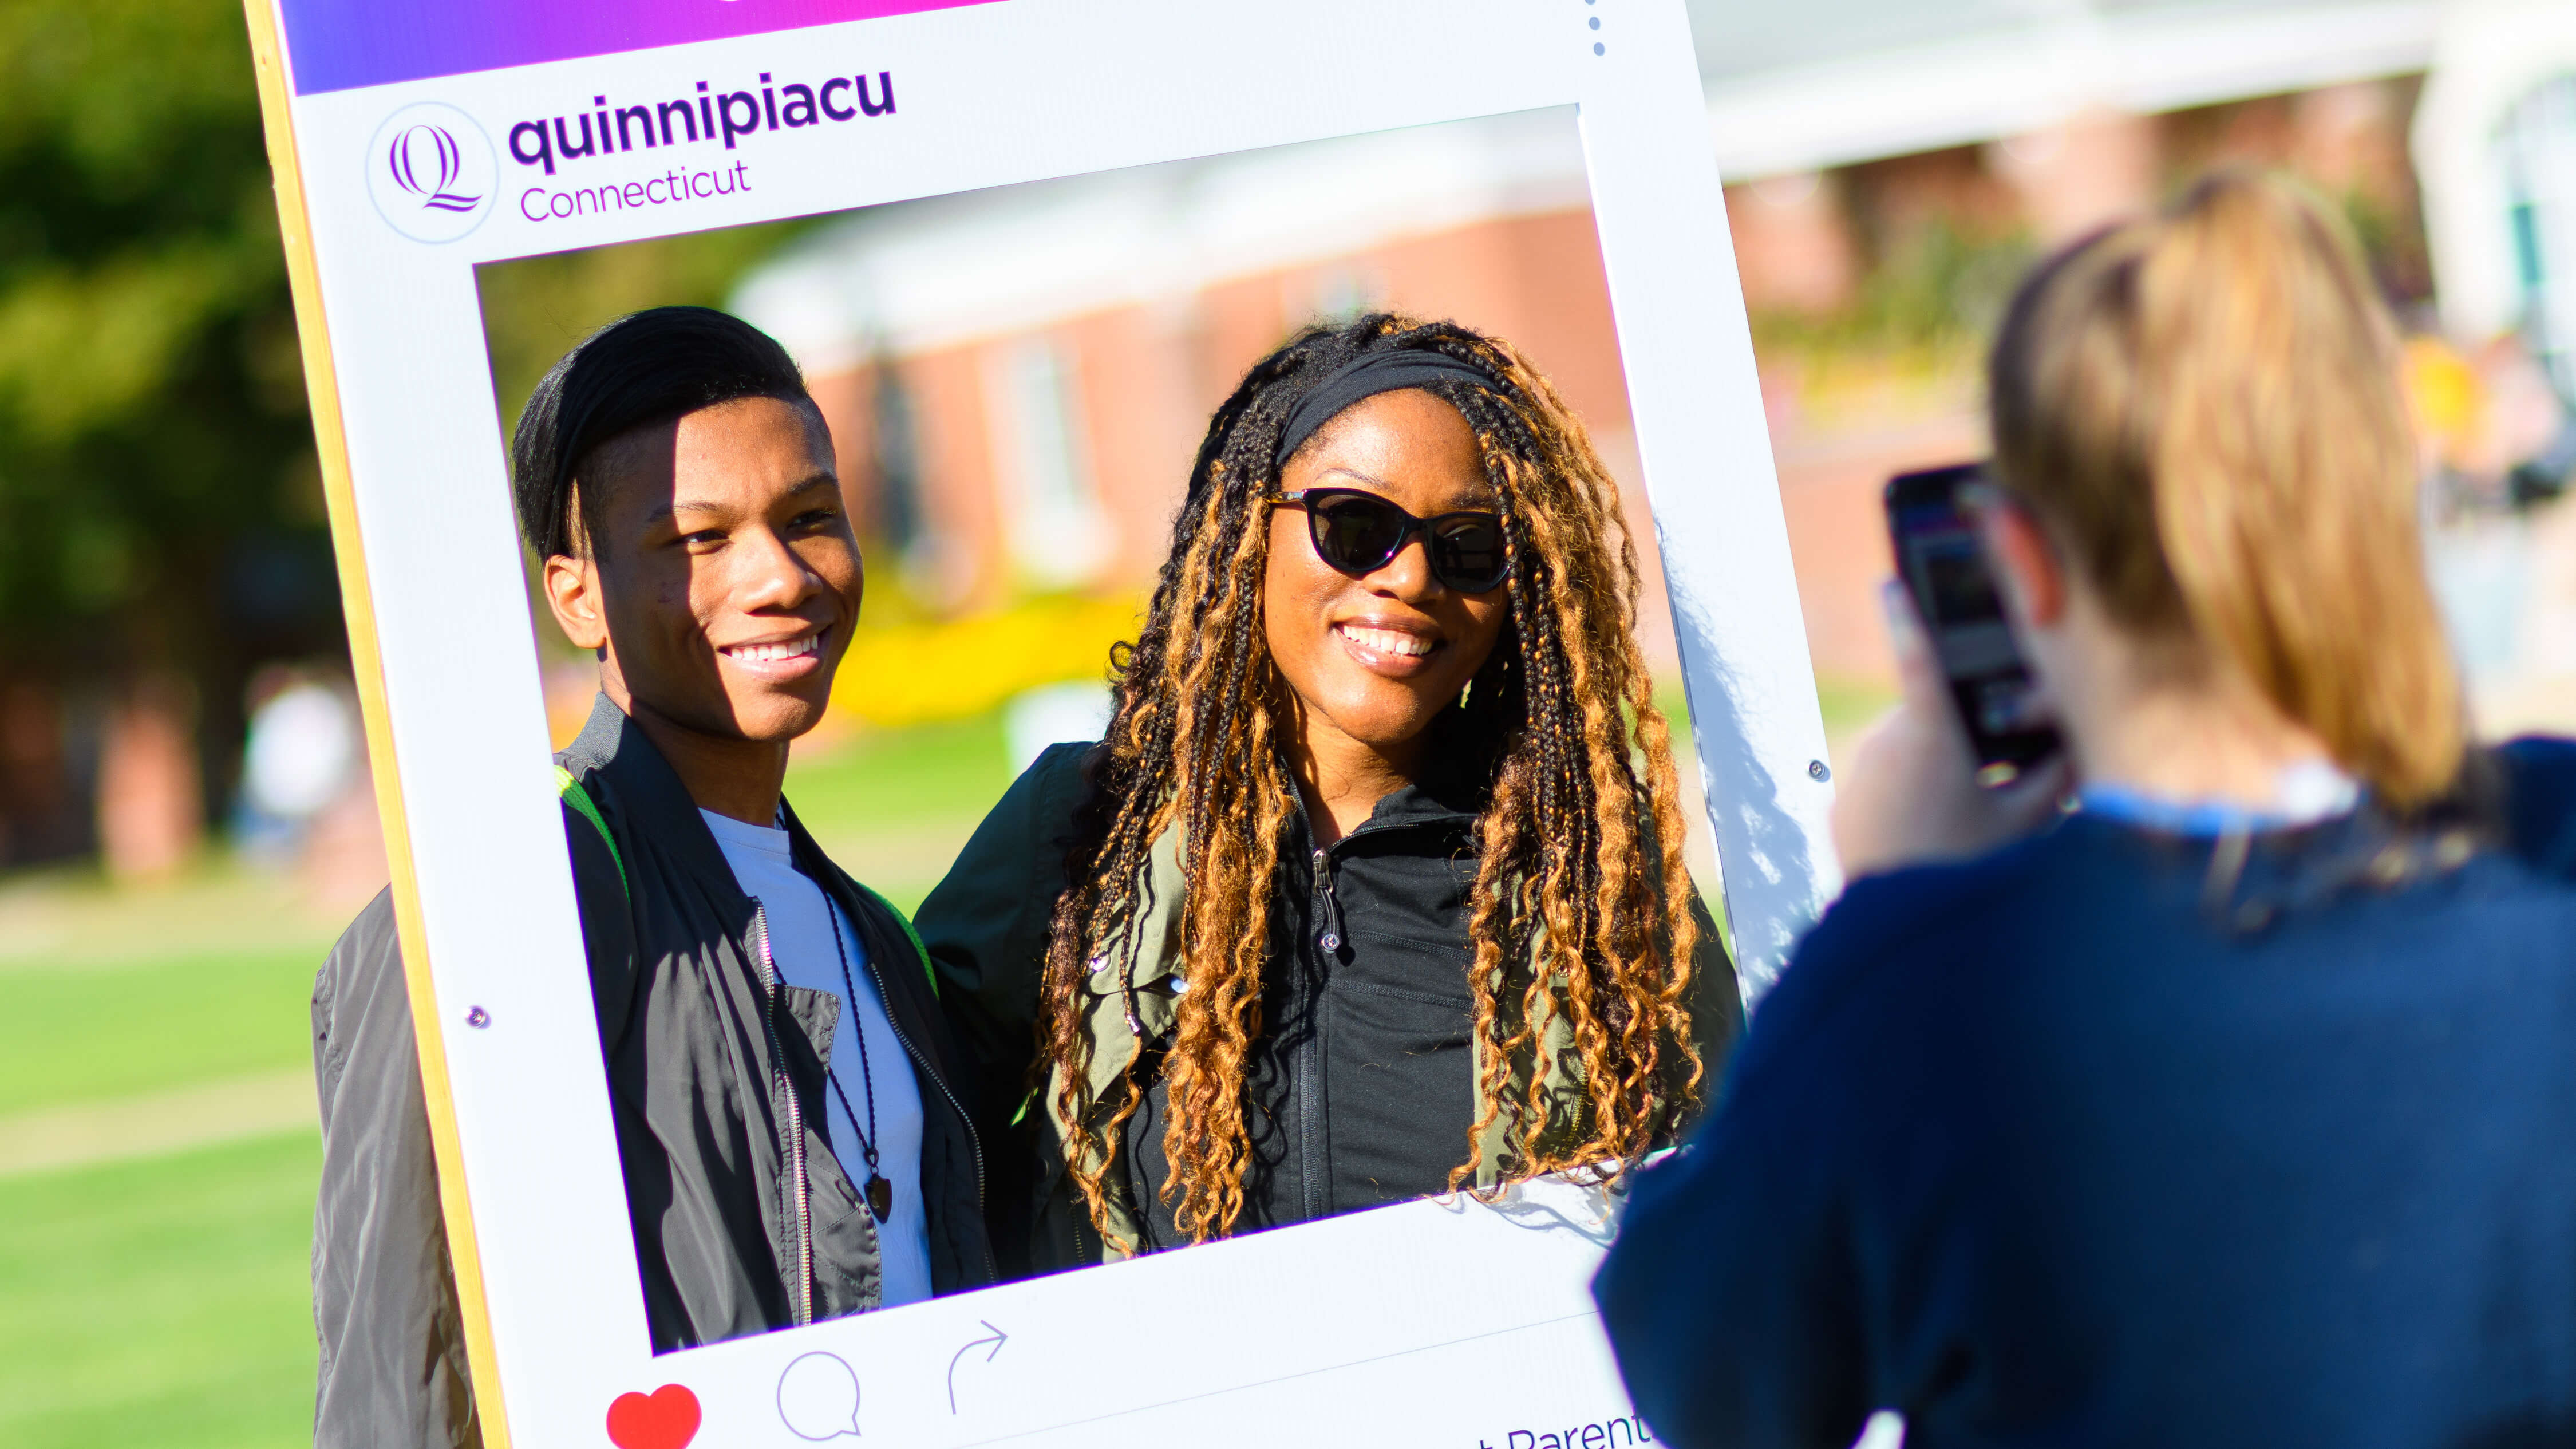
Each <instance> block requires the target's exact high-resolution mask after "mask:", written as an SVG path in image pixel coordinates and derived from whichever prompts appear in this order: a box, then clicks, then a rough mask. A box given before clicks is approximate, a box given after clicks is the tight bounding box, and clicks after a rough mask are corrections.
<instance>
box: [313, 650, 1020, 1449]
mask: <svg viewBox="0 0 2576 1449" xmlns="http://www.w3.org/2000/svg"><path fill="white" fill-rule="evenodd" d="M556 759H557V762H558V763H559V764H561V765H562V766H563V767H564V769H565V770H566V771H568V772H569V773H570V774H571V775H572V777H573V779H574V780H575V781H576V782H577V783H578V784H579V785H580V786H581V788H582V791H583V792H584V793H585V794H586V795H587V796H588V797H589V799H590V800H591V801H592V802H593V804H594V805H595V806H596V808H597V809H598V811H599V813H600V816H601V818H602V819H603V820H604V822H605V823H606V825H607V827H608V832H609V835H610V836H611V837H613V838H614V840H615V842H616V850H615V852H614V853H613V854H612V852H611V851H610V849H609V847H608V844H607V842H606V841H605V840H603V839H602V838H601V835H600V833H599V831H598V830H597V829H596V828H595V827H594V826H593V825H592V824H591V823H590V822H589V821H587V820H584V819H582V818H580V817H579V816H577V815H576V813H575V812H574V810H573V809H572V807H571V806H570V805H569V804H567V806H566V808H565V811H564V822H565V832H566V835H567V837H568V839H569V840H570V843H571V850H572V866H573V883H574V888H575V892H576V894H577V895H578V897H579V899H580V903H581V914H582V936H583V941H584V944H585V945H586V947H587V948H588V952H589V957H590V973H591V990H592V993H593V995H594V998H595V1000H596V1004H597V1007H598V1012H599V1045H600V1048H601V1051H602V1054H603V1056H604V1058H605V1063H606V1068H607V1074H608V1087H609V1101H610V1107H611V1110H612V1113H613V1116H614V1118H615V1122H616V1129H617V1138H618V1142H617V1145H618V1156H619V1159H620V1161H621V1163H622V1164H623V1167H624V1171H625V1178H626V1194H627V1201H628V1206H629V1210H630V1213H631V1216H632V1220H633V1221H632V1226H633V1229H634V1233H635V1246H636V1259H637V1266H638V1269H639V1272H640V1273H641V1276H642V1280H643V1287H644V1304H645V1314H646V1317H647V1319H648V1321H649V1322H650V1324H651V1328H652V1334H653V1347H654V1351H655V1352H657V1353H658V1352H665V1351H668V1350H671V1349H675V1348H684V1347H689V1346H693V1345H696V1344H702V1343H712V1342H715V1341H717V1340H720V1339H728V1338H738V1337H741V1336H743V1335H745V1334H753V1333H763V1332H767V1331H769V1330H771V1329H777V1328H785V1327H790V1326H792V1325H795V1324H799V1323H804V1322H808V1321H810V1320H812V1319H817V1318H832V1317H837V1316H840V1315H842V1314H849V1313H858V1312H862V1311H865V1310H867V1309H870V1308H874V1307H876V1306H877V1304H878V1301H879V1298H878V1295H879V1292H880V1290H881V1277H880V1258H879V1254H878V1247H877V1231H876V1222H875V1220H874V1219H873V1218H871V1217H870V1216H869V1215H868V1212H867V1209H866V1207H865V1206H864V1205H863V1204H862V1203H861V1202H860V1199H859V1194H858V1191H857V1189H856V1188H854V1187H853V1186H852V1185H851V1183H850V1181H849V1178H848V1176H847V1175H846V1174H845V1173H843V1172H842V1170H841V1165H840V1162H839V1159H837V1158H835V1157H834V1156H833V1155H832V1150H831V1146H830V1143H829V1141H828V1140H827V1138H826V1137H825V1135H824V1116H823V1103H824V1093H825V1091H826V1090H827V1089H826V1086H825V1081H824V1063H826V1062H828V1061H830V1060H831V1051H832V1035H833V1032H834V1030H835V1029H836V1028H837V1026H838V1025H839V1022H838V1017H839V1014H840V1001H839V999H838V998H837V997H834V996H832V995H830V994H828V993H824V992H816V991H807V990H803V989H800V988H796V987H790V986H783V985H779V984H777V979H776V976H775V973H774V972H773V971H771V970H770V969H769V963H768V962H767V959H766V951H767V944H768V942H767V927H766V924H765V922H764V921H763V918H762V914H761V910H760V906H759V903H758V902H756V901H754V900H752V899H751V898H750V897H748V896H745V895H744V894H743V893H742V890H741V888H740V887H739V886H738V885H737V884H736V883H735V880H734V875H733V869H732V867H731V866H730V865H728V864H727V863H726V861H725V858H724V853H723V851H722V850H721V849H720V848H719V847H718V846H717V845H716V842H715V837H714V835H713V834H712V833H711V832H709V831H708V829H707V826H706V822H705V821H704V820H702V819H701V818H699V815H698V811H697V806H696V804H695V802H693V801H692V800H691V799H690V798H689V795H688V792H687V791H686V790H685V789H684V788H683V787H682V786H681V784H680V781H679V777H678V776H677V775H675V774H673V773H672V771H671V768H670V766H669V765H668V764H667V763H666V762H665V761H664V760H663V759H662V756H661V754H660V753H659V752H658V751H656V750H655V749H654V748H653V746H652V745H651V743H650V742H649V741H647V740H646V739H645V737H644V734H643V732H642V731H641V730H638V729H636V728H634V727H633V725H632V724H631V723H630V722H629V721H628V720H627V718H626V716H625V715H624V714H623V713H621V712H620V711H619V710H618V709H617V708H616V707H615V706H613V705H611V704H610V703H609V702H608V701H607V699H605V698H604V697H603V698H602V699H601V700H600V701H599V703H598V705H597V706H596V707H595V708H594V709H593V710H592V712H591V717H590V722H589V724H588V726H587V727H585V728H584V729H583V731H582V734H581V737H580V738H579V739H578V740H576V741H574V742H573V745H572V747H571V748H570V749H568V750H566V751H564V752H563V753H562V754H561V755H559V756H557V757H556ZM787 823H788V829H789V832H790V834H791V836H792V837H793V840H794V850H795V861H796V865H797V868H798V869H799V870H801V871H803V872H804V873H805V874H806V875H807V876H808V877H810V878H811V879H813V880H815V881H816V882H818V883H820V884H821V885H822V886H823V888H824V890H825V891H826V892H827V893H828V894H830V895H831V897H832V898H833V899H834V900H835V901H836V902H838V903H839V905H840V907H841V909H842V910H844V911H846V912H848V913H849V916H850V919H851V920H852V921H853V922H855V923H856V924H857V926H858V930H859V935H860V937H861V939H862V940H864V941H865V943H866V945H867V954H868V961H869V965H870V969H871V971H872V973H873V975H874V977H875V980H876V985H877V990H878V992H879V993H880V994H881V995H882V996H883V997H884V1000H885V1005H886V1012H887V1015H888V1016H889V1017H891V1018H892V1019H893V1022H894V1025H895V1029H896V1031H897V1033H898V1034H900V1035H901V1036H902V1038H903V1039H904V1043H905V1046H906V1049H907V1053H908V1055H909V1056H910V1058H911V1063H912V1069H913V1073H914V1076H915V1079H916V1080H917V1081H918V1083H919V1085H920V1089H921V1105H922V1116H923V1122H922V1145H921V1200H922V1201H923V1203H924V1204H925V1207H926V1210H927V1214H928V1218H927V1220H928V1226H929V1238H930V1271H931V1282H932V1287H933V1288H934V1289H935V1290H936V1291H937V1292H941V1293H950V1292H957V1291H961V1290H964V1289H968V1288H976V1287H981V1286H984V1285H986V1284H988V1283H991V1282H993V1281H994V1280H995V1276H996V1274H995V1271H994V1266H993V1258H992V1251H991V1248H990V1247H989V1246H988V1242H987V1239H986V1237H985V1232H984V1222H983V1203H982V1196H983V1177H982V1173H983V1166H982V1150H981V1148H980V1146H979V1144H978V1142H977V1139H976V1136H975V1131H974V1128H973V1126H972V1124H971V1123H970V1122H969V1121H968V1119H967V1116H966V1112H965V1109H964V1108H963V1106H962V1105H961V1103H962V1100H963V1096H964V1093H963V1089H962V1088H961V1086H960V1084H959V1082H958V1078H957V1074H956V1069H955V1066H954V1061H955V1057H954V1048H953V1047H952V1046H951V1044H950V1042H949V1038H948V1032H947V1029H946V1026H945V1024H944V1022H943V1020H942V1018H941V1016H940V1009H939V1003H938V1000H937V995H936V986H935V984H934V982H933V981H932V980H931V979H930V978H929V976H928V974H927V973H926V972H925V970H924V969H923V962H922V959H921V956H920V955H919V954H918V953H917V952H916V950H915V949H914V946H913V943H912V940H911V939H910V937H909V936H908V935H907V933H906V932H905V930H904V927H903V923H902V921H901V919H900V918H899V917H897V916H895V914H894V913H893V911H892V909H891V908H889V907H887V906H885V905H884V904H883V903H881V902H880V901H878V900H877V899H876V898H875V897H874V896H873V895H871V894H870V893H868V892H867V891H865V890H862V889H860V888H858V887H857V886H856V885H855V884H854V883H853V882H852V881H851V880H850V878H849V877H848V876H846V875H844V874H843V873H842V872H841V871H840V869H839V868H838V867H836V866H834V865H833V864H832V863H831V861H830V860H829V859H827V858H826V857H825V856H824V855H823V853H822V851H821V850H820V849H819V848H818V847H816V845H815V844H814V841H813V839H812V837H811V836H809V835H807V834H806V833H805V830H804V827H803V826H802V825H799V824H798V823H797V822H796V820H795V817H794V813H793V812H792V811H790V812H789V813H788V822H787ZM313 1060H314V1070H315V1075H316V1078H317V1082H318V1085H319V1088H320V1092H321V1104H322V1189H321V1196H320V1201H319V1203H318V1204H317V1206H316V1208H315V1212H314V1231H313V1316H314V1324H315V1327H316V1329H317V1331H318V1332H319V1334H320V1337H321V1349H322V1354H321V1379H320V1389H319V1393H318V1395H317V1400H316V1406H315V1417H314V1441H315V1443H316V1444H317V1445H318V1446H322V1449H339V1446H344V1445H345V1446H353V1449H357V1446H362V1449H387V1446H412V1445H423V1446H439V1449H448V1446H452V1445H458V1444H468V1443H476V1442H479V1441H480V1437H481V1434H480V1425H479V1423H478V1422H477V1420H476V1418H475V1414H474V1404H473V1395H472V1391H471V1389H470V1388H469V1386H468V1384H467V1380H466V1375H465V1350H464V1340H463V1336H462V1334H461V1331H460V1328H459V1322H458V1313H457V1307H456V1285H455V1280H454V1277H453V1274H452V1272H451V1270H450V1268H449V1265H448V1256H447V1242H446V1235H445V1231H444V1229H443V1227H442V1226H441V1223H440V1218H439V1208H438V1182H437V1170H436V1167H435V1165H434V1163H433V1162H432V1160H431V1156H430V1141H429V1120H428V1114H427V1111H426V1108H425V1106H424V1104H423V1098H422V1094H421V1086H420V1071H419V1064H418V1059H417V1057H416V1056H415V1048H414V1045H413V1036H412V1023H411V1011H410V1005H409V1000H408V997H407V996H406V994H405V991H404V984H403V970H402V960H401V956H400V952H399V948H398V946H397V943H396V941H395V936H394V923H393V909H392V903H391V896H390V894H387V895H380V896H378V897H377V898H376V900H375V901H374V903H373V904H371V905H369V906H368V907H367V909H366V910H365V911H364V912H363V913H361V914H360V915H359V917H358V919H357V921H356V923H355V924H353V925H352V926H351V927H350V928H349V931H348V933H347V934H346V935H344V936H343V937H341V939H340V943H339V945H338V946H337V947H335V948H334V949H333V950H332V953H331V957H330V960H329V962H328V963H327V964H325V965H324V967H323V968H322V973H321V975H320V977H319V978H318V979H317V980H316V981H315V982H314V991H313ZM800 1168H801V1172H800ZM908 1193H909V1188H908V1187H907V1194H908ZM809 1262H810V1265H811V1266H810V1268H809V1267H808V1266H807V1265H808V1263H809Z"/></svg>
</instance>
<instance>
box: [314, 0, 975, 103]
mask: <svg viewBox="0 0 2576 1449" xmlns="http://www.w3.org/2000/svg"><path fill="white" fill-rule="evenodd" d="M991 3H993V0H554V3H547V0H278V12H279V15H280V17H281V18H282V19H283V20H284V21H285V28H286V58H287V66H288V68H289V69H290V71H291V72H292V73H293V75H294V77H295V93H296V94H297V95H304V96H311V95H320V94H321V93H323V92H325V91H345V90H354V89H356V88H358V87H360V86H380V85H390V84H392V83H393V82H395V81H408V80H426V79H428V78H430V77H432V76H442V75H463V74H465V73H466V72H468V71H478V70H500V69H502V68H504V67H507V66H514V65H534V64H537V63H538V62H540V61H548V60H575V59H579V58H580V57H582V56H587V55H613V54H616V53H617V52H619V51H626V50H649V49H652V48H653V47H655V46H661V45H685V44H687V43H688V42H690V41H694V40H717V39H721V38H723V37H726V36H732V35H762V34H766V33H768V32H769V31H773V30H797V29H801V28H803V27H805V26H809V25H834V24H838V23H840V22H842V21H845V20H873V19H875V18H876V17H878V16H881V15H909V14H913V13H915V12H918V11H924V10H954V9H958V8H960V7H962V6H966V5H987V4H991Z"/></svg>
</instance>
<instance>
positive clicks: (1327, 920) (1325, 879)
mask: <svg viewBox="0 0 2576 1449" xmlns="http://www.w3.org/2000/svg"><path fill="white" fill-rule="evenodd" d="M1315 889H1316V893H1317V895H1318V896H1319V897H1320V898H1321V899H1322V901H1323V903H1324V911H1323V912H1322V913H1321V914H1323V916H1324V933H1323V934H1322V935H1320V936H1318V937H1316V938H1315V944H1316V945H1318V946H1321V947H1323V948H1324V954H1325V955H1327V956H1329V955H1331V954H1333V953H1334V952H1336V951H1339V950H1340V949H1342V933H1341V930H1340V927H1341V914H1342V903H1341V902H1340V901H1338V900H1336V899H1334V897H1333V857H1332V852H1330V851H1329V850H1317V851H1316V852H1315Z"/></svg>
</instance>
